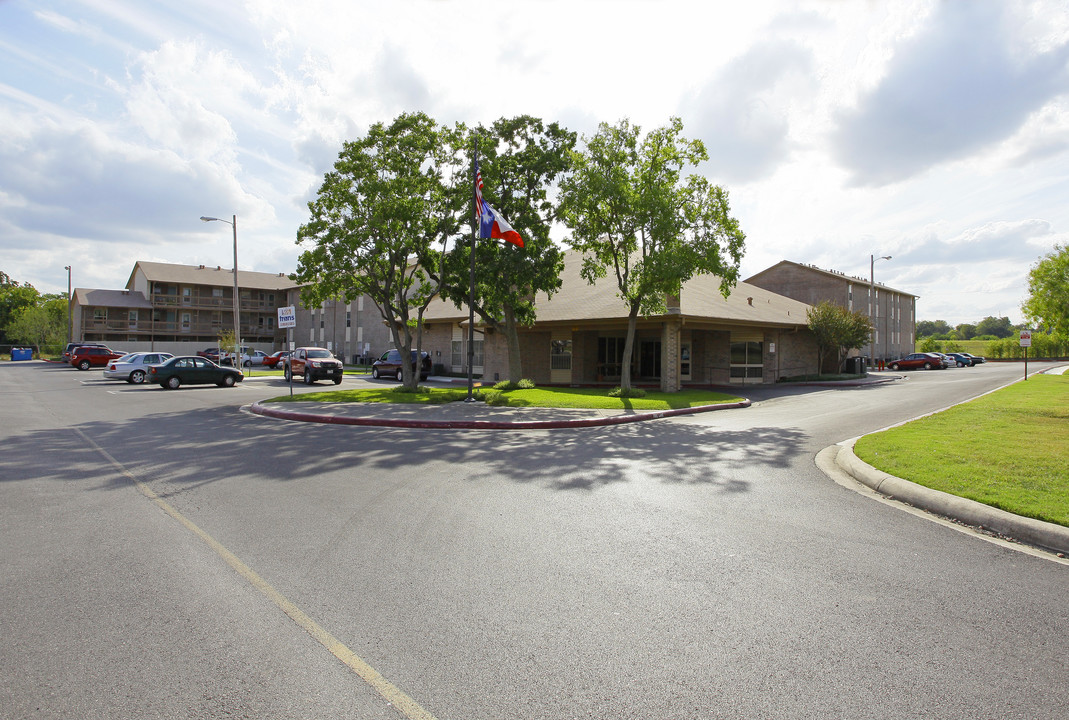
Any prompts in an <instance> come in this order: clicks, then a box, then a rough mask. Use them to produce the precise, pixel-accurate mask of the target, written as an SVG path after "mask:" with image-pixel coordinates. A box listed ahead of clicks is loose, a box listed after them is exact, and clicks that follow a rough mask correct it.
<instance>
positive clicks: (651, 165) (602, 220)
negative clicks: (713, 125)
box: [561, 118, 746, 391]
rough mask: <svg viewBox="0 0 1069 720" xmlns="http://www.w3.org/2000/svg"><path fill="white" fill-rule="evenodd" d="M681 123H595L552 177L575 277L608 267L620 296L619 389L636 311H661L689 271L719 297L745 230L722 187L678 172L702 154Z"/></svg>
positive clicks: (593, 275)
mask: <svg viewBox="0 0 1069 720" xmlns="http://www.w3.org/2000/svg"><path fill="white" fill-rule="evenodd" d="M682 132H683V123H682V122H681V121H680V120H679V118H673V119H672V120H671V122H670V123H669V124H668V125H666V126H665V127H661V128H657V129H655V130H653V131H651V132H650V133H648V134H647V135H645V137H642V136H641V135H640V128H639V127H638V126H636V125H632V124H631V123H630V122H629V121H627V120H622V121H620V122H619V123H617V124H616V125H608V124H606V123H602V124H601V125H600V126H599V128H598V131H597V133H595V135H594V136H593V137H591V138H587V139H586V148H585V149H584V150H583V151H582V152H577V153H573V155H572V162H573V172H572V174H571V175H570V176H568V177H567V178H565V180H564V181H563V182H562V184H561V218H562V220H563V221H564V223H565V225H567V227H568V229H569V230H570V231H571V235H570V236H569V237H568V238H567V240H566V242H567V243H568V244H569V245H570V246H571V247H573V248H575V249H576V250H578V251H580V252H582V253H583V267H582V271H581V272H582V276H583V277H584V278H585V279H586V280H587V281H588V282H590V283H594V282H596V281H597V280H598V279H599V278H603V277H606V276H607V275H608V274H610V273H612V274H613V275H614V277H615V281H616V287H617V292H618V295H619V297H620V298H621V299H622V300H623V301H624V302H625V303H626V304H627V305H628V328H627V336H626V338H625V340H624V350H623V367H622V374H621V381H620V386H621V388H622V389H623V390H625V391H629V390H630V387H631V375H630V371H631V355H632V350H633V347H634V336H635V326H636V321H637V317H638V315H639V314H640V313H641V314H643V315H652V314H656V313H659V312H663V311H664V310H665V307H666V296H668V295H675V294H677V293H678V292H679V290H680V287H681V286H682V284H683V283H684V282H686V281H687V280H689V279H690V278H691V277H693V276H694V275H697V274H706V273H708V274H715V275H717V276H719V277H720V289H721V292H723V293H724V295H725V296H726V295H727V294H728V293H730V291H731V288H732V287H734V285H735V283H736V281H737V280H738V272H739V263H740V262H741V259H742V252H743V243H744V241H745V237H746V236H745V235H744V234H743V232H742V230H741V229H740V228H739V223H738V221H737V220H736V219H735V218H733V217H731V215H730V208H729V206H728V193H727V191H726V190H724V189H723V188H721V187H719V186H716V185H713V184H711V183H710V182H709V181H708V179H706V178H705V177H704V176H703V175H700V174H697V173H694V174H689V175H686V174H685V172H686V171H687V170H689V169H692V168H696V167H697V165H698V163H700V162H702V161H704V160H707V159H708V154H707V153H706V150H705V146H704V145H703V144H702V142H701V141H700V140H688V139H686V138H684V137H683V135H682Z"/></svg>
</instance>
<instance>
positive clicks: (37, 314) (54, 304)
mask: <svg viewBox="0 0 1069 720" xmlns="http://www.w3.org/2000/svg"><path fill="white" fill-rule="evenodd" d="M5 329H6V331H7V336H8V338H10V340H11V341H12V342H16V343H25V344H27V345H34V346H36V347H37V349H38V351H40V350H41V348H43V347H47V346H50V345H54V346H62V345H63V343H64V342H65V341H66V338H67V301H66V300H64V299H61V298H52V299H50V300H47V301H45V302H43V303H41V304H39V305H38V304H34V305H26V306H23V307H20V308H18V309H17V310H16V311H15V313H14V316H13V317H12V318H11V320H9V321H8V323H7V326H6V328H5Z"/></svg>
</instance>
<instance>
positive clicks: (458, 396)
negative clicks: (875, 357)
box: [264, 387, 742, 411]
mask: <svg viewBox="0 0 1069 720" xmlns="http://www.w3.org/2000/svg"><path fill="white" fill-rule="evenodd" d="M467 396H468V390H467V388H464V389H453V388H421V392H419V393H415V394H414V393H404V392H398V391H397V387H390V388H368V389H363V390H335V391H331V392H317V393H303V394H301V395H295V396H294V397H293V398H292V399H291V398H290V397H289V396H288V395H283V396H281V397H276V398H271V399H270V400H265V401H264V402H291V401H313V402H392V403H425V404H439V403H447V402H455V401H458V400H464V399H465V398H466V397H467ZM480 396H481V393H480ZM504 396H505V397H507V398H508V407H546V408H585V409H596V410H643V411H656V410H674V409H679V408H688V407H698V406H701V405H716V404H718V403H730V402H739V401H740V400H742V398H740V397H736V396H734V395H727V394H725V393H718V392H710V391H705V390H686V391H683V392H678V393H661V392H650V393H647V394H646V397H644V398H614V397H609V391H608V390H605V389H593V388H532V389H530V390H510V391H509V392H506V393H504Z"/></svg>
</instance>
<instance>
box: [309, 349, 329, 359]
mask: <svg viewBox="0 0 1069 720" xmlns="http://www.w3.org/2000/svg"><path fill="white" fill-rule="evenodd" d="M308 357H310V358H328V357H330V350H309V351H308Z"/></svg>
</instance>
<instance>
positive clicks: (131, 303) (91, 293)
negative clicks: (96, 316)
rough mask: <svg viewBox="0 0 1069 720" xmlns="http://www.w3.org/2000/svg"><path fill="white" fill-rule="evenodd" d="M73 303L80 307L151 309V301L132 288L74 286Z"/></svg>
mask: <svg viewBox="0 0 1069 720" xmlns="http://www.w3.org/2000/svg"><path fill="white" fill-rule="evenodd" d="M74 304H75V305H78V306H80V307H123V308H144V309H146V310H151V309H152V303H150V302H149V301H148V299H146V298H145V296H144V295H142V294H141V293H139V292H134V291H133V290H98V289H96V288H75V289H74Z"/></svg>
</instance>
